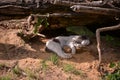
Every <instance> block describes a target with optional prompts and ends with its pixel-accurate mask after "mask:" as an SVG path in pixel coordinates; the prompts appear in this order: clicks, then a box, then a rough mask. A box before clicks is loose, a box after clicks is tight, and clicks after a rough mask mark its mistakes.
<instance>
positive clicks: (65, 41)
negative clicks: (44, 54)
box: [46, 35, 90, 58]
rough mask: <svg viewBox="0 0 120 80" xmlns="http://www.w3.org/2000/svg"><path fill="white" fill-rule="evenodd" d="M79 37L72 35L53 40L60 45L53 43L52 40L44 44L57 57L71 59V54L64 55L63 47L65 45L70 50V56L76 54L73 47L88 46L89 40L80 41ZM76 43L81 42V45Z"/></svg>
mask: <svg viewBox="0 0 120 80" xmlns="http://www.w3.org/2000/svg"><path fill="white" fill-rule="evenodd" d="M80 37H81V36H80V35H73V36H58V37H56V38H55V39H58V40H59V41H60V43H58V42H55V41H53V39H51V40H48V41H47V43H46V47H47V48H48V49H49V50H51V51H53V52H55V53H57V55H58V56H60V57H62V58H71V57H72V55H71V54H67V53H65V52H64V51H63V50H62V48H63V46H64V45H67V46H69V47H70V48H71V50H72V52H71V53H72V54H75V53H76V48H75V47H83V46H87V45H89V44H90V41H89V39H85V40H82V41H81V39H80ZM76 41H81V43H79V44H78V43H76Z"/></svg>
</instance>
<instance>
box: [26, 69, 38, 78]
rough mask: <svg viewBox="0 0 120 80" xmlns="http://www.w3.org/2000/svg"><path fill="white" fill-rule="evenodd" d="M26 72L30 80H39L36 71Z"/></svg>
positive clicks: (27, 70)
mask: <svg viewBox="0 0 120 80" xmlns="http://www.w3.org/2000/svg"><path fill="white" fill-rule="evenodd" d="M25 72H26V75H27V78H28V79H29V80H37V79H38V76H37V74H36V73H35V72H34V71H32V70H30V69H26V70H25Z"/></svg>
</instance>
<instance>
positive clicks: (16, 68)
mask: <svg viewBox="0 0 120 80" xmlns="http://www.w3.org/2000/svg"><path fill="white" fill-rule="evenodd" d="M12 71H13V73H14V74H16V75H18V76H19V75H20V74H21V69H20V68H19V67H18V66H15V68H13V70H12Z"/></svg>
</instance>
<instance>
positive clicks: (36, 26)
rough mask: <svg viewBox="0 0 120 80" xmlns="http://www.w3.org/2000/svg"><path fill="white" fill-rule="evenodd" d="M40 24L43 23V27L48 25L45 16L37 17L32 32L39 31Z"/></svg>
mask: <svg viewBox="0 0 120 80" xmlns="http://www.w3.org/2000/svg"><path fill="white" fill-rule="evenodd" d="M40 25H43V26H44V27H48V26H49V23H48V20H47V18H43V19H42V18H38V21H37V23H36V24H35V26H34V34H37V33H38V32H39V28H40Z"/></svg>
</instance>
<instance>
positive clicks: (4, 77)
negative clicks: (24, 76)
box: [0, 76, 11, 80]
mask: <svg viewBox="0 0 120 80" xmlns="http://www.w3.org/2000/svg"><path fill="white" fill-rule="evenodd" d="M0 80H11V78H10V76H2V77H0Z"/></svg>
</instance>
